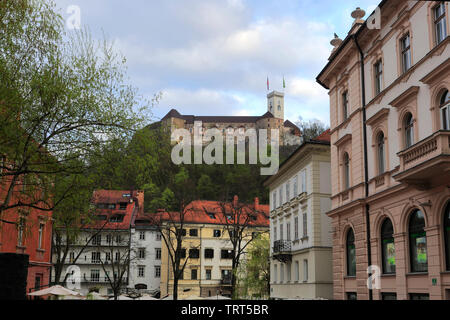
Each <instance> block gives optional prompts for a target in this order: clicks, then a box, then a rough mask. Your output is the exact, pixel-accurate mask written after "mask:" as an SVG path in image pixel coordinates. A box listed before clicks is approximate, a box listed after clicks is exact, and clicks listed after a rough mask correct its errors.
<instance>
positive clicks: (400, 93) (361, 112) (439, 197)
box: [317, 0, 450, 300]
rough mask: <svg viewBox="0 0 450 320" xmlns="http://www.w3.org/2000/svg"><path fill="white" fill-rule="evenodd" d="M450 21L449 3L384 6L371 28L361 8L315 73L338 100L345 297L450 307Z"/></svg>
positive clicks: (338, 214) (338, 249) (337, 235)
mask: <svg viewBox="0 0 450 320" xmlns="http://www.w3.org/2000/svg"><path fill="white" fill-rule="evenodd" d="M449 13H450V12H449V3H448V2H443V1H430V2H425V1H406V0H384V1H382V2H380V4H379V5H378V8H377V10H375V11H374V12H373V13H372V15H371V16H370V17H369V18H368V19H367V20H366V21H364V20H362V17H364V12H363V11H362V10H359V9H357V10H355V11H354V12H353V13H352V16H353V17H354V18H355V22H354V24H353V26H352V28H351V30H350V31H349V33H348V35H347V36H346V37H345V39H344V40H341V39H339V38H338V37H335V39H333V40H332V41H331V44H332V45H333V46H334V49H333V51H332V53H331V56H330V58H329V62H328V63H327V65H326V66H325V67H324V68H323V70H322V71H321V72H320V74H319V75H318V76H317V81H318V82H319V83H320V84H321V85H322V86H323V87H325V88H326V89H328V90H329V96H330V117H331V120H330V125H331V166H332V168H331V178H332V196H331V199H332V209H331V211H330V212H329V213H328V215H329V216H330V217H331V218H332V230H333V287H334V288H333V289H334V298H335V299H376V300H377V299H399V300H400V299H450V130H449V129H450V122H449V121H450V120H449V119H450V111H449V109H450V94H449V90H450V46H449V43H450V36H449V35H450V29H449V27H450V20H449ZM369 265H372V266H375V267H374V269H373V270H377V269H376V267H378V268H379V269H378V270H379V271H380V277H379V280H380V281H379V286H377V287H375V288H373V289H372V290H369V288H368V286H367V280H368V273H367V268H368V266H369ZM375 273H377V272H375ZM375 278H376V277H375Z"/></svg>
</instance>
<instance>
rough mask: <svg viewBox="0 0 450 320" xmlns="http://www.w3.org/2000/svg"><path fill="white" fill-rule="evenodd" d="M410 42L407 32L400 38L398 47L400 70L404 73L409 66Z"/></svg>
mask: <svg viewBox="0 0 450 320" xmlns="http://www.w3.org/2000/svg"><path fill="white" fill-rule="evenodd" d="M410 46H411V42H410V37H409V33H407V34H406V35H405V36H404V37H403V38H401V39H400V47H401V54H402V71H403V73H405V72H406V71H408V70H409V68H411V47H410Z"/></svg>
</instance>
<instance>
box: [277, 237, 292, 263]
mask: <svg viewBox="0 0 450 320" xmlns="http://www.w3.org/2000/svg"><path fill="white" fill-rule="evenodd" d="M291 250H292V241H290V240H277V241H275V242H274V243H273V248H272V251H273V258H274V259H275V260H278V261H280V262H284V263H286V262H289V261H291V260H292V253H291Z"/></svg>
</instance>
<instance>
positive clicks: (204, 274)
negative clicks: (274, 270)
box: [161, 197, 269, 299]
mask: <svg viewBox="0 0 450 320" xmlns="http://www.w3.org/2000/svg"><path fill="white" fill-rule="evenodd" d="M235 201H237V197H235ZM220 206H221V205H220V204H219V202H218V201H204V200H196V201H193V202H191V203H190V204H189V206H188V207H187V213H186V214H185V217H184V222H183V229H184V230H185V231H183V234H184V235H185V236H184V237H183V242H182V246H183V252H182V263H184V262H185V261H186V259H188V260H187V262H186V267H185V269H184V273H183V277H182V279H180V280H179V282H178V297H179V298H180V299H183V298H188V297H190V296H201V297H210V296H215V295H225V296H230V295H231V274H232V272H233V270H232V259H233V251H232V250H233V245H232V243H231V241H230V236H229V234H228V231H227V228H226V222H225V221H224V219H225V217H224V214H223V212H222V211H221V210H220V209H219V207H220ZM248 208H249V210H250V211H251V212H252V214H254V216H255V220H252V221H251V222H249V223H248V225H247V227H246V229H245V232H244V236H243V237H242V240H243V243H242V245H243V246H244V245H246V243H247V242H248V241H249V240H250V239H251V238H252V237H254V236H255V235H256V234H266V235H267V233H268V227H269V221H268V213H269V206H268V205H263V204H259V201H258V200H257V198H256V200H255V203H254V204H249V205H248ZM162 217H163V219H164V217H165V219H167V213H163V216H162ZM163 226H164V224H163ZM249 247H250V245H249ZM243 259H245V253H244V254H243V255H242V256H241V261H242V260H243ZM172 293H173V270H172V265H171V260H170V256H169V248H168V246H167V245H166V244H165V241H164V240H163V241H162V261H161V297H164V296H166V295H171V294H172Z"/></svg>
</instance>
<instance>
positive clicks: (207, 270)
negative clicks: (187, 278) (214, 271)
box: [205, 269, 211, 280]
mask: <svg viewBox="0 0 450 320" xmlns="http://www.w3.org/2000/svg"><path fill="white" fill-rule="evenodd" d="M205 273H206V280H211V269H206V270H205Z"/></svg>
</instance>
